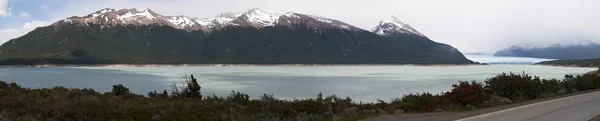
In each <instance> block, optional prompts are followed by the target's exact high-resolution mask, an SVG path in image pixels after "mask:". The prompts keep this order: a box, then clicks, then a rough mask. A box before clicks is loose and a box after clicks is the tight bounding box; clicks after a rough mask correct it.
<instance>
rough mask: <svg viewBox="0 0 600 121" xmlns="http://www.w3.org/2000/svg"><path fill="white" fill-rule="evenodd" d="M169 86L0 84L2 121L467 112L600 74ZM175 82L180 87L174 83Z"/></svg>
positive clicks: (597, 83)
mask: <svg viewBox="0 0 600 121" xmlns="http://www.w3.org/2000/svg"><path fill="white" fill-rule="evenodd" d="M186 78H187V84H186V85H180V87H183V88H176V89H173V90H171V91H167V90H164V91H158V92H156V91H153V92H150V93H148V95H147V96H143V95H138V94H133V93H130V92H129V89H127V87H125V86H123V85H114V86H113V90H112V91H111V92H106V93H99V92H97V91H94V90H92V89H77V88H74V89H69V88H65V87H54V88H51V89H47V88H43V89H28V88H22V87H20V86H19V85H18V84H16V83H6V82H4V81H0V121H5V120H7V121H12V120H60V121H63V120H200V121H313V120H336V121H337V120H358V119H364V118H367V117H370V116H376V115H380V114H393V113H423V112H439V111H469V110H474V109H477V108H485V107H492V106H497V105H505V104H510V103H514V102H521V101H527V100H533V99H538V98H544V97H551V96H555V95H561V94H567V93H572V92H577V91H584V90H591V89H597V88H600V76H599V75H598V73H588V74H584V75H579V76H572V75H566V76H565V78H564V79H562V80H558V79H550V80H546V79H540V78H538V77H535V76H530V75H527V74H514V73H508V74H507V73H502V74H499V75H497V76H495V77H491V78H489V79H487V80H485V81H484V82H483V83H479V82H476V81H472V82H459V83H458V84H455V85H452V87H453V88H452V90H450V91H448V92H444V93H441V94H430V93H421V94H409V95H404V96H403V97H401V98H395V99H392V101H389V102H385V101H378V102H374V103H356V102H353V101H352V99H351V98H348V97H346V98H340V97H336V96H335V95H333V96H323V95H322V94H318V95H317V96H316V97H314V98H311V99H298V100H280V99H276V98H274V96H273V95H268V94H264V95H263V96H261V97H259V98H257V99H250V97H249V96H248V95H247V94H244V93H241V92H235V91H232V93H231V94H230V95H229V96H226V97H217V96H214V95H212V96H205V95H202V93H201V91H200V90H201V86H200V85H199V84H198V83H197V81H196V79H195V78H194V77H193V76H190V77H186ZM175 87H177V86H175Z"/></svg>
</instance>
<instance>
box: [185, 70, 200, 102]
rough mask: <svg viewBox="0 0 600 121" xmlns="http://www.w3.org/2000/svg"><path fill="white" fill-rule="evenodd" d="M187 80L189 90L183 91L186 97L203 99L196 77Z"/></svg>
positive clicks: (191, 76) (192, 76)
mask: <svg viewBox="0 0 600 121" xmlns="http://www.w3.org/2000/svg"><path fill="white" fill-rule="evenodd" d="M186 79H187V81H186V82H187V88H185V89H184V90H183V91H184V93H185V96H186V97H188V98H200V99H202V94H200V88H201V87H200V85H199V84H198V80H196V78H194V75H190V78H186Z"/></svg>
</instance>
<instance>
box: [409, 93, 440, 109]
mask: <svg viewBox="0 0 600 121" xmlns="http://www.w3.org/2000/svg"><path fill="white" fill-rule="evenodd" d="M439 102H440V96H439V95H432V94H430V93H421V94H418V93H417V94H408V95H405V96H404V97H402V110H404V112H432V111H435V110H436V109H438V107H439Z"/></svg>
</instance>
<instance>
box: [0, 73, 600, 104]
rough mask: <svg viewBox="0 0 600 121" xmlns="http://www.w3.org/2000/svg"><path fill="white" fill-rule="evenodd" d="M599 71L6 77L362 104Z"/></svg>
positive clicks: (28, 82)
mask: <svg viewBox="0 0 600 121" xmlns="http://www.w3.org/2000/svg"><path fill="white" fill-rule="evenodd" d="M593 70H595V69H594V68H570V67H549V66H533V65H492V66H453V67H442V66H431V67H425V66H225V67H81V68H3V69H0V79H2V80H7V81H14V82H18V83H19V84H21V85H23V86H26V87H34V88H36V87H53V86H65V87H89V88H93V89H96V90H98V91H102V92H105V91H110V89H111V85H114V84H123V85H125V86H127V87H129V88H130V89H131V90H132V91H133V92H135V93H140V94H146V93H147V92H149V91H152V90H163V89H170V88H171V87H170V85H172V84H173V83H174V82H175V83H181V81H182V80H183V78H182V77H183V76H184V75H185V74H194V76H196V77H197V78H198V79H199V81H200V83H201V86H202V93H203V94H204V95H211V94H213V93H214V94H216V95H220V96H224V95H227V94H229V93H230V92H231V90H236V91H241V92H244V93H248V94H250V96H252V97H258V96H259V95H261V94H263V93H269V94H274V95H275V96H276V97H279V98H286V99H293V98H306V97H314V96H316V95H317V93H319V92H323V94H325V95H330V94H337V95H338V96H341V97H345V96H350V97H352V98H353V99H354V100H356V101H367V102H371V101H376V100H377V99H382V100H389V99H391V98H394V97H400V96H402V95H404V94H407V93H416V92H431V93H440V92H442V91H447V90H449V89H450V87H451V85H452V84H454V83H457V82H458V81H471V80H478V81H483V80H485V79H486V78H488V77H491V76H494V75H496V74H498V73H501V72H511V71H512V72H517V73H521V72H522V71H525V72H527V73H530V74H534V75H538V76H540V77H541V78H562V77H563V76H564V74H581V73H585V72H588V71H593Z"/></svg>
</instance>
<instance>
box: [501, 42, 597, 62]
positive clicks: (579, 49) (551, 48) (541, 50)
mask: <svg viewBox="0 0 600 121" xmlns="http://www.w3.org/2000/svg"><path fill="white" fill-rule="evenodd" d="M598 51H600V44H596V43H595V42H592V41H587V40H585V41H563V42H559V43H556V44H545V45H537V44H528V45H513V46H510V47H507V48H505V49H502V50H499V51H498V52H496V53H495V54H494V55H495V56H517V57H537V58H552V59H589V58H599V57H600V54H599V53H597V52H598Z"/></svg>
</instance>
